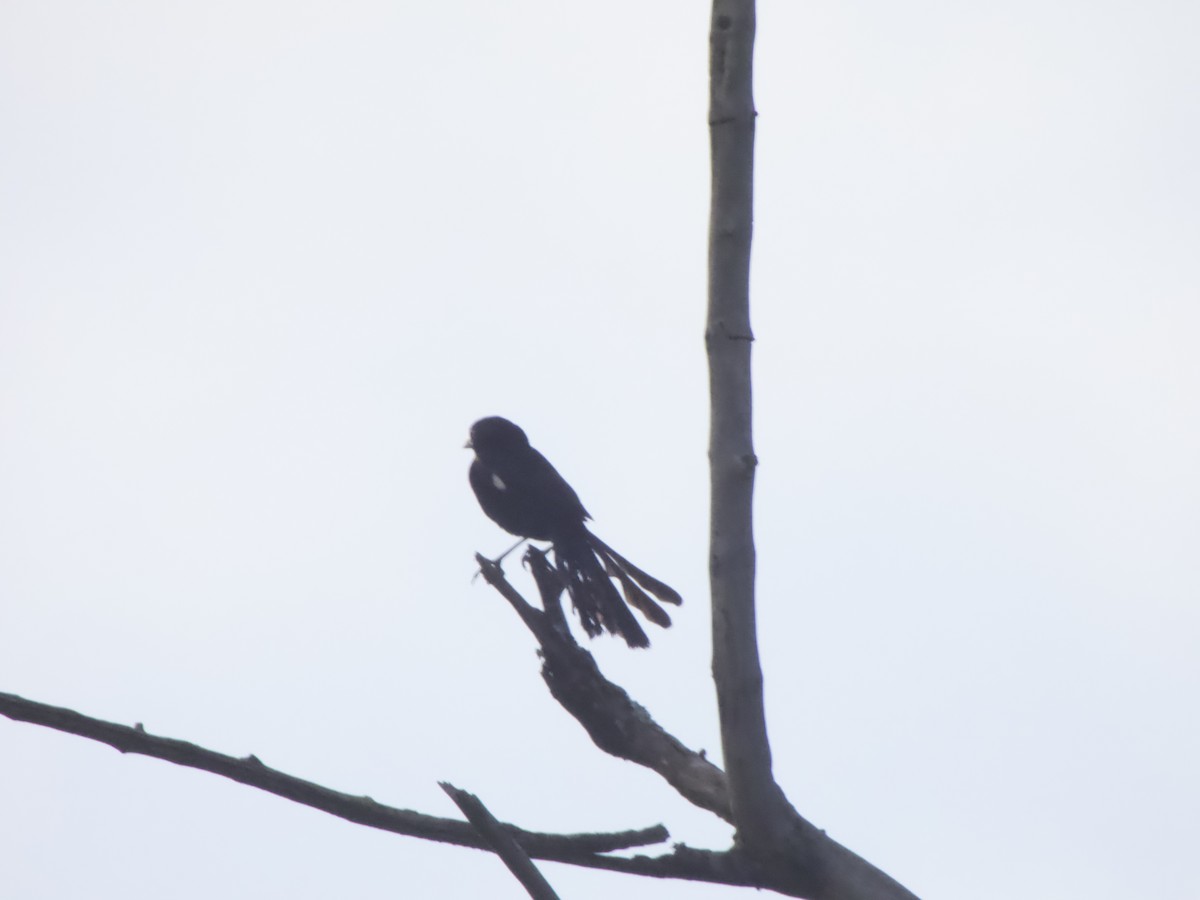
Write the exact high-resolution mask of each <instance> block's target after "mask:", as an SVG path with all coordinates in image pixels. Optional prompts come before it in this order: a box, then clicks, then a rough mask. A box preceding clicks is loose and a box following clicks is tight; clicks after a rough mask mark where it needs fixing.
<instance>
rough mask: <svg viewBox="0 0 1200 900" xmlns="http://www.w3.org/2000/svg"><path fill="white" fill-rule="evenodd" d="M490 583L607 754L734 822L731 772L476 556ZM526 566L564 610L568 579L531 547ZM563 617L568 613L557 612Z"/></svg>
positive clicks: (554, 689) (546, 601)
mask: <svg viewBox="0 0 1200 900" xmlns="http://www.w3.org/2000/svg"><path fill="white" fill-rule="evenodd" d="M476 559H477V561H479V563H480V567H481V569H482V571H483V577H484V578H485V579H486V580H487V582H488V584H490V585H491V586H492V587H494V588H495V589H496V590H497V591H499V593H500V594H501V596H503V597H504V598H505V599H506V600H508V602H509V603H510V604H511V605H512V607H513V608H514V609H515V610H516V611H517V613H518V614H519V615H520V616H521V619H522V620H523V621H524V622H525V624H526V625H527V626H528V627H529V629H530V631H532V632H533V635H534V637H535V638H537V641H538V643H539V644H540V645H541V648H542V661H543V665H542V678H543V679H544V680H545V682H546V686H547V687H549V688H550V693H551V694H552V695H553V696H554V698H555V699H556V700H557V701H558V702H559V703H560V704H561V705H562V707H563V708H564V709H566V710H567V712H569V713H570V714H571V715H573V716H574V717H575V718H576V719H577V720H578V721H579V723H580V724H581V725H582V726H583V727H584V729H586V731H587V733H588V734H589V735H590V736H591V738H592V740H593V741H594V742H595V743H596V746H598V747H599V748H600V749H601V750H603V751H604V752H605V753H609V754H611V755H613V756H617V757H620V758H621V759H627V760H629V761H630V762H635V763H637V764H639V765H642V766H645V767H646V768H648V769H651V770H652V771H654V772H657V773H658V774H659V775H661V776H662V777H663V778H664V779H665V780H666V781H667V783H668V784H670V785H671V786H672V787H673V788H675V790H677V791H678V792H679V793H680V794H681V795H682V796H683V797H684V798H685V799H687V800H688V801H690V802H691V803H693V804H695V805H696V806H699V807H700V808H701V809H707V810H709V811H710V812H713V813H716V814H717V815H718V816H720V817H721V818H722V819H725V820H726V821H730V820H731V814H730V810H729V792H728V788H727V785H726V783H725V773H724V772H722V771H721V770H720V769H719V768H717V767H716V766H715V765H713V764H712V763H711V762H709V761H708V759H707V758H706V757H705V756H704V754H703V753H697V752H696V751H695V750H691V749H689V748H688V747H686V746H684V744H683V743H682V742H681V741H680V740H679V739H677V738H676V737H674V736H673V735H671V734H668V733H667V732H666V731H665V730H664V729H663V728H662V726H660V725H659V724H658V723H657V722H655V721H654V719H653V718H652V717H651V715H650V713H649V712H647V711H646V709H645V707H643V706H641V705H640V704H638V703H636V702H634V701H633V700H632V699H630V697H629V694H627V693H626V692H625V690H624V689H623V688H621V687H618V686H617V685H615V684H613V683H612V682H611V681H609V680H608V679H607V678H605V677H604V675H603V674H602V673H601V672H600V668H599V667H598V666H597V665H596V660H595V659H594V658H593V657H592V655H591V654H590V653H588V652H587V651H586V650H584V649H583V648H582V647H580V646H579V644H578V643H576V642H575V639H574V638H573V637H571V633H570V632H569V631H568V630H567V629H566V627H565V625H564V626H563V627H554V625H553V624H552V622H553V621H555V614H554V613H553V612H551V613H549V614H545V613H542V612H541V611H539V610H537V609H535V608H534V607H533V606H532V605H530V604H529V603H528V602H527V601H526V600H525V599H524V598H523V597H522V596H521V595H520V593H518V592H517V590H516V589H515V588H514V587H513V586H512V585H511V584H509V582H508V580H507V579H506V578H505V577H504V573H503V572H501V571H500V570H499V568H498V567H496V566H493V565H491V564H490V563H488V561H487V560H485V559H482V558H481V557H478V556H477V557H476ZM525 562H526V564H527V565H528V566H529V568H530V570H531V571H532V572H533V576H534V580H535V581H536V582H537V585H538V589H539V592H540V593H541V596H542V603H543V605H544V606H545V608H546V609H548V610H552V611H553V610H558V609H561V607H560V606H559V599H558V598H559V595H560V594H561V593H562V589H563V588H562V581H561V579H560V578H559V577H558V575H557V574H556V573H555V572H554V570H553V569H552V568H551V567H550V564H549V563H548V562H547V561H546V556H545V554H544V553H542V552H541V551H540V550H537V549H536V548H533V547H530V548H529V550H528V551H527V552H526V554H525ZM558 615H559V616H561V613H558Z"/></svg>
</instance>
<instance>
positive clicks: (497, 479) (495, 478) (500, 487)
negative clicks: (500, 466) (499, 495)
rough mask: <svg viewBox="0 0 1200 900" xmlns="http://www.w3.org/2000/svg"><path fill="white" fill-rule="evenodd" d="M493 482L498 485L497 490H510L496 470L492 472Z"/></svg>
mask: <svg viewBox="0 0 1200 900" xmlns="http://www.w3.org/2000/svg"><path fill="white" fill-rule="evenodd" d="M492 484H494V485H495V486H496V490H498V491H507V490H508V485H507V484H505V483H504V482H503V481H501V480H500V476H499V475H497V474H496V473H495V472H493V473H492Z"/></svg>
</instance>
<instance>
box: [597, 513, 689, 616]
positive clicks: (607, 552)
mask: <svg viewBox="0 0 1200 900" xmlns="http://www.w3.org/2000/svg"><path fill="white" fill-rule="evenodd" d="M588 539H589V540H590V541H591V542H592V546H593V547H595V548H596V550H598V551H600V555H601V556H608V557H610V558H611V559H612V561H613V562H615V563H616V564H617V568H619V569H624V570H625V571H626V572H627V573H628V574H629V577H630V578H632V579H633V580H634V581H636V582H637V583H638V584H639V585H641V586H642V587H644V588H645V589H646V590H647V591H649V592H650V593H651V594H653V595H654V596H655V597H657V598H658V599H659V600H661V601H662V602H663V603H673V604H674V605H676V606H679V605H681V604H682V603H683V598H682V597H680V596H679V592H678V591H676V590H675V589H674V588H672V587H669V586H668V585H665V584H663V583H662V582H661V581H659V580H658V579H657V578H655V577H654V576H653V575H648V574H646V573H645V572H643V571H642V570H641V569H639V568H638V567H637V566H635V565H634V564H633V563H631V562H630V561H629V560H627V559H626V558H625V557H623V556H622V555H621V554H620V553H618V552H617V551H616V550H614V549H613V548H612V547H610V546H608V544H606V543H604V541H602V540H600V538H598V537H596V535H594V534H592V533H591V532H590V531H589V532H588ZM639 609H640V607H639Z"/></svg>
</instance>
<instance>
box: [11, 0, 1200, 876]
mask: <svg viewBox="0 0 1200 900" xmlns="http://www.w3.org/2000/svg"><path fill="white" fill-rule="evenodd" d="M707 27H708V10H707V9H706V8H704V5H703V4H694V3H685V2H679V0H664V2H658V3H650V4H647V3H629V4H618V5H617V6H613V5H612V4H600V5H596V4H583V5H580V4H563V3H561V2H555V3H551V2H523V3H517V4H515V5H514V4H497V3H484V2H475V0H457V2H456V0H446V2H441V3H435V4H403V3H366V2H345V3H336V4H334V3H326V4H321V3H291V2H288V3H284V2H274V3H268V2H238V3H230V2H211V0H210V2H205V3H191V2H181V3H169V4H164V3H152V2H134V0H125V2H122V3H117V4H95V3H82V2H16V0H3V2H0V123H2V129H3V138H2V139H0V428H2V435H0V438H2V439H0V548H2V549H0V630H2V634H3V652H0V690H2V691H8V692H13V693H18V694H21V695H24V696H27V697H30V698H33V699H37V700H41V701H44V702H49V703H54V704H59V705H63V706H68V707H71V708H74V709H77V710H79V711H81V712H85V713H87V714H90V715H94V716H99V717H101V718H106V719H111V720H115V721H119V722H124V723H127V724H132V723H134V722H142V723H144V724H145V726H146V728H147V729H148V730H150V731H151V732H154V733H157V734H162V735H167V736H172V737H177V738H183V739H187V740H190V741H194V742H197V743H200V744H202V745H205V746H207V747H210V748H213V749H216V750H220V751H222V752H226V753H231V754H236V755H245V754H248V753H254V754H257V755H258V756H259V757H260V758H261V759H262V760H263V761H264V762H266V763H267V764H268V765H271V766H275V767H277V768H280V769H283V770H284V771H287V772H289V773H292V774H295V775H298V776H300V777H303V778H307V779H311V780H314V781H317V782H320V783H322V784H325V785H327V786H330V787H333V788H336V789H339V790H344V791H348V792H352V793H362V794H369V795H371V796H373V797H374V798H376V799H377V800H379V801H380V802H384V803H389V804H393V805H397V806H402V807H410V808H413V809H417V810H421V811H424V812H428V813H433V814H439V815H448V816H456V815H457V810H456V809H455V808H454V807H453V806H452V804H451V803H450V801H449V800H448V799H447V798H446V797H445V796H444V795H443V794H442V792H441V791H440V790H439V788H438V787H437V784H436V782H437V781H438V780H439V779H444V780H448V781H450V782H453V783H454V784H456V785H458V786H460V787H463V788H466V789H468V790H471V791H474V792H477V793H478V794H479V795H480V797H481V798H482V799H483V800H484V801H485V802H486V803H487V804H489V806H490V808H491V809H492V811H493V812H494V813H495V814H496V815H497V816H499V817H501V818H503V819H507V820H510V821H513V822H516V823H518V824H520V825H522V826H524V827H527V828H531V829H542V830H551V831H568V832H574V831H588V830H608V829H621V828H627V827H639V826H646V825H651V824H654V823H657V822H662V823H664V824H665V825H666V826H667V827H668V828H669V829H670V831H671V834H672V840H674V841H685V842H687V843H689V844H693V845H699V846H711V847H718V848H723V847H725V846H726V845H727V843H728V837H729V833H728V829H726V828H724V827H722V826H721V825H720V823H717V822H715V821H714V820H713V819H712V818H711V817H709V816H707V815H705V814H703V813H700V812H698V811H696V810H693V809H692V808H691V807H689V806H688V805H687V804H686V803H684V802H683V801H682V800H680V799H678V798H677V797H676V796H675V795H674V794H673V792H672V791H671V790H670V789H669V788H668V787H666V786H665V785H664V784H663V783H661V782H660V781H659V780H658V779H657V777H655V776H653V775H651V774H649V773H647V772H645V771H643V770H640V769H638V768H635V767H633V766H631V765H627V764H621V763H618V762H616V761H614V760H612V759H610V758H608V757H606V756H605V755H604V754H602V753H601V752H599V751H598V750H596V749H595V748H594V747H593V746H592V744H591V743H590V741H589V740H588V738H587V736H586V735H585V734H584V732H583V731H582V729H581V728H580V727H579V726H578V725H577V724H576V723H575V721H574V720H572V719H570V718H569V717H568V716H567V715H566V714H564V713H563V712H562V711H561V710H560V709H559V708H558V707H557V705H556V704H555V703H554V702H553V701H552V699H551V698H550V697H549V695H548V693H547V691H546V689H545V687H544V685H543V684H542V682H541V681H540V679H539V677H538V661H537V659H536V656H535V652H534V643H533V641H532V639H531V637H530V636H529V635H528V634H527V633H526V631H525V630H524V629H523V627H522V626H521V625H520V624H519V622H518V621H517V619H516V617H515V616H514V615H513V614H512V612H511V611H510V610H509V609H508V607H507V606H506V605H505V604H504V603H503V602H502V601H501V600H500V599H499V598H498V597H497V596H496V595H495V594H494V593H493V592H491V591H490V590H489V589H487V588H486V587H485V586H484V585H482V584H481V583H476V584H472V583H471V574H472V571H473V564H472V554H473V553H474V552H475V551H476V550H480V551H484V552H488V553H495V552H498V551H499V550H500V549H502V548H503V547H505V546H507V542H508V538H507V535H505V534H503V533H502V532H501V531H500V530H499V529H498V528H497V527H496V526H494V525H493V524H492V523H490V522H489V521H488V520H487V519H486V518H485V517H484V516H483V514H482V513H481V512H480V511H479V510H478V508H477V506H476V504H475V501H474V498H473V496H472V495H471V492H470V490H469V488H468V486H467V481H466V468H467V465H468V463H469V459H470V455H469V452H468V451H465V450H463V449H462V443H463V441H464V440H465V438H466V432H467V428H468V427H469V425H470V424H471V422H472V421H473V420H475V419H476V418H479V417H480V416H483V415H488V414H503V415H506V416H509V417H510V418H512V419H514V420H515V421H517V422H519V423H520V424H521V425H523V426H524V428H525V429H526V431H527V432H528V433H529V434H530V436H531V438H532V440H533V442H534V444H535V446H537V447H539V448H540V449H541V450H542V451H543V452H545V453H546V454H547V455H548V456H549V457H550V458H551V459H552V460H553V461H554V462H555V464H556V465H557V466H558V468H559V470H560V471H561V472H562V473H563V474H564V475H565V476H566V477H567V478H568V479H569V480H570V481H571V482H572V483H573V484H574V485H575V487H576V488H577V490H578V491H579V493H580V495H581V496H582V498H583V500H584V502H585V503H586V504H587V505H588V507H589V508H590V510H591V512H592V513H593V515H594V516H595V519H596V531H597V532H598V533H599V534H600V535H602V536H603V537H604V538H605V539H606V540H608V541H609V542H610V543H612V544H613V545H614V546H616V548H617V549H618V550H620V551H621V552H623V553H625V554H626V555H628V556H629V557H631V558H632V559H633V560H634V561H635V562H637V563H639V564H640V565H643V566H644V567H645V568H647V569H649V570H650V571H651V572H653V573H654V574H656V575H659V576H660V577H662V578H663V579H664V580H666V581H668V582H669V583H671V584H672V585H674V586H675V587H677V588H678V589H679V590H680V591H681V593H683V595H684V597H685V598H686V603H685V606H684V607H683V608H682V609H681V610H680V611H679V613H678V615H677V616H676V622H677V624H676V627H674V628H673V629H671V630H670V631H669V632H665V633H660V632H656V633H653V634H652V635H651V636H652V639H653V640H654V647H653V649H652V650H651V651H649V652H639V653H633V652H630V651H628V650H627V649H626V648H625V647H624V646H622V645H620V644H619V643H617V642H614V641H612V640H597V641H595V642H593V643H592V645H591V646H592V648H593V649H594V652H595V653H596V655H597V657H598V658H599V660H600V662H601V665H602V666H603V667H604V669H605V670H606V672H608V673H609V674H610V676H611V677H613V678H614V679H615V680H617V681H619V682H620V683H622V684H623V685H625V686H626V687H627V688H628V689H629V690H630V691H631V693H632V694H633V695H634V696H635V697H636V698H637V699H639V700H640V701H641V702H642V703H644V704H645V705H646V706H647V707H648V708H649V709H650V710H651V711H652V713H654V714H655V715H656V716H657V717H658V718H659V720H660V722H661V723H662V724H663V725H664V726H665V727H667V728H668V729H669V730H671V731H673V732H674V733H675V734H676V735H677V736H678V737H679V738H681V739H682V740H683V741H685V742H686V743H688V744H689V745H691V746H693V747H698V748H699V747H703V748H706V749H707V751H708V752H709V753H710V754H711V755H713V756H714V757H716V756H719V752H720V747H719V740H718V736H717V724H716V715H715V708H714V707H715V704H714V700H713V696H712V687H711V681H710V678H709V672H708V669H709V639H708V633H707V631H708V608H707V602H706V590H707V574H706V543H705V542H706V530H707V524H706V520H707V506H708V503H707V469H706V458H705V451H706V446H705V444H706V436H707V418H706V415H707V412H706V411H707V397H706V374H705V359H704V348H703V343H702V330H703V314H704V271H705V231H706V215H707V202H708V197H707V189H708V168H707V167H708V135H707V128H706V124H705V111H706V110H705V107H706V99H707V87H706V77H707V76H706V66H707ZM1197 34H1200V6H1197V5H1196V4H1195V3H1189V2H1183V0H1179V2H1139V3H1131V2H1130V3H1119V2H1111V3H1109V2H1101V3H1097V2H1088V3H1084V2H1069V0H1064V2H1057V3H1049V4H1048V3H1045V2H1029V0H1016V2H1011V3H1006V4H999V5H997V4H984V3H971V4H962V3H948V2H935V0H918V2H915V3H907V4H903V5H897V4H894V3H882V2H863V3H858V4H840V3H782V2H776V0H767V2H764V3H762V4H761V8H760V15H759V43H758V53H757V73H756V96H757V102H758V108H759V111H760V118H759V132H758V171H757V204H758V205H757V218H756V234H755V239H756V243H755V249H754V272H753V296H754V309H753V316H754V324H755V330H756V333H757V337H758V342H757V344H756V345H755V376H756V393H755V418H756V430H757V435H756V438H757V449H758V452H759V455H760V458H761V467H760V477H759V481H758V494H757V531H758V549H759V618H760V626H761V645H762V653H763V660H764V667H765V675H766V686H767V702H768V712H769V716H770V725H771V735H772V740H773V748H774V752H775V760H776V772H777V776H778V778H779V779H780V781H781V783H782V784H783V785H784V786H785V788H786V790H787V791H788V792H789V794H790V796H791V798H792V800H793V801H794V803H795V804H796V806H797V807H798V809H799V810H800V811H801V813H802V814H804V815H805V816H806V817H808V818H809V819H810V820H811V821H813V822H814V823H816V824H817V825H818V826H820V827H822V828H824V829H827V830H828V832H829V834H830V835H831V836H833V837H834V838H836V839H837V840H839V841H841V842H842V843H844V844H846V845H847V846H849V847H850V848H852V849H853V850H855V851H856V852H858V853H860V854H861V855H863V856H865V857H866V858H867V859H869V860H871V861H872V862H873V863H875V864H876V865H878V866H880V867H881V868H883V869H884V870H886V871H887V872H889V873H890V874H891V875H893V876H894V877H896V878H897V879H899V880H900V881H901V882H902V883H904V884H905V885H907V886H908V887H909V888H911V889H912V890H913V891H915V892H916V893H917V894H918V895H920V896H922V897H924V898H934V897H945V898H979V900H993V898H994V900H1000V898H1012V897H1016V896H1021V897H1048V898H1063V897H1071V898H1074V897H1080V898H1083V897H1086V898H1127V897H1131V896H1153V897H1192V896H1196V895H1197V893H1198V891H1200V887H1198V885H1197V883H1196V881H1197V876H1196V868H1195V864H1194V859H1195V845H1196V840H1197V837H1200V829H1198V828H1197V826H1196V808H1197V806H1198V805H1200V767H1198V766H1197V764H1196V760H1197V759H1200V721H1198V718H1200V717H1198V716H1197V696H1198V689H1200V663H1198V661H1197V648H1198V646H1200V604H1198V601H1200V562H1198V556H1200V555H1198V553H1197V546H1198V543H1200V476H1198V466H1197V462H1198V460H1200V419H1198V417H1197V415H1196V406H1197V397H1198V396H1200V352H1198V349H1197V345H1198V338H1200V253H1198V248H1200V167H1198V166H1197V164H1196V160H1198V159H1200V125H1198V121H1200V116H1198V113H1197V109H1198V107H1197V97H1198V91H1200V54H1198V53H1197V52H1196V35H1197ZM510 573H511V574H512V576H513V578H514V581H515V583H516V584H517V585H518V586H524V587H529V586H530V582H529V580H528V576H527V575H525V574H524V573H519V572H518V571H517V569H516V567H511V566H510ZM0 771H2V772H3V775H2V776H0V847H3V848H4V849H3V850H2V851H0V859H2V860H3V868H4V879H3V880H4V884H5V886H4V889H3V893H4V894H5V896H8V897H13V898H49V900H65V898H78V897H117V896H120V897H123V898H129V900H147V898H158V897H171V898H175V900H193V898H204V900H208V898H211V897H218V896H219V897H289V898H294V900H308V898H328V897H334V896H337V897H354V898H364V900H365V898H395V897H427V898H461V897H489V898H520V897H524V896H525V894H524V892H523V891H522V889H521V888H520V886H519V885H518V884H517V882H516V881H515V880H513V879H512V878H511V877H510V876H509V875H508V874H507V872H506V871H505V870H504V869H503V867H502V866H501V864H500V863H499V862H497V861H496V860H495V859H494V858H493V857H491V856H489V855H486V854H483V853H479V852H475V851H470V850H462V849H457V848H450V847H445V846H441V845H436V844H429V843H424V842H419V841H416V840H410V839H404V838H400V837H396V836H392V835H388V834H384V833H381V832H375V831H371V830H369V829H366V828H362V827H358V826H354V825H350V824H348V823H346V822H343V821H341V820H338V819H335V818H332V817H330V816H327V815H324V814H321V813H317V812H315V811H313V810H309V809H307V808H304V807H300V806H296V805H294V804H290V803H288V802H286V801H284V800H281V799H279V798H276V797H273V796H270V795H267V794H263V793H260V792H256V791H254V790H251V789H249V788H246V787H243V786H240V785H236V784H233V783H232V782H227V781H224V780H222V779H220V778H217V777H215V776H212V775H208V774H204V773H198V772H194V771H189V770H184V769H181V768H178V767H175V766H171V765H168V764H166V763H162V762H158V761H155V760H147V759H144V758H138V757H129V756H121V755H120V754H118V753H116V752H114V751H113V750H111V749H109V748H106V747H103V746H101V745H98V744H94V743H90V742H87V741H84V740H82V739H79V738H75V737H71V736H67V735H64V734H61V733H57V732H53V731H49V730H45V729H41V728H37V727H34V726H30V725H24V724H16V723H12V722H9V721H7V720H0ZM544 871H545V873H546V875H547V876H548V878H549V879H550V881H551V883H552V884H553V885H554V886H555V887H556V888H557V889H558V890H559V892H560V893H561V895H562V896H563V897H564V898H570V900H585V898H609V897H612V896H614V895H617V894H618V893H619V894H620V895H621V896H626V897H631V898H632V897H637V898H642V897H645V898H663V900H667V898H684V897H687V898H707V897H712V898H726V897H734V896H750V894H748V893H746V892H745V891H738V890H734V889H730V888H717V887H708V886H703V885H694V884H686V883H672V882H656V881H650V880H641V879H632V878H629V877H627V876H620V875H611V874H604V873H595V872H589V871H585V870H575V869H571V868H568V867H563V866H557V865H549V864H548V865H546V866H545V867H544Z"/></svg>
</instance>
